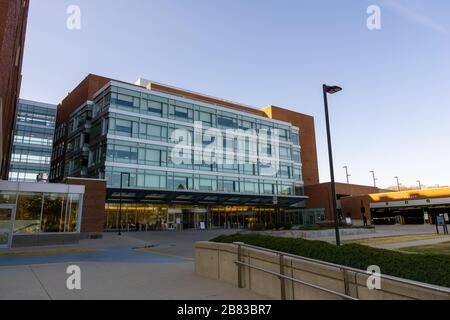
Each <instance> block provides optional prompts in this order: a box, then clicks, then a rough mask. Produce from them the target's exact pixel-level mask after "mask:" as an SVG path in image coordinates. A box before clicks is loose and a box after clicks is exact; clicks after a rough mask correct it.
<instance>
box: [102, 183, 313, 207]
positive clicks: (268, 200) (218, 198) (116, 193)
mask: <svg viewBox="0 0 450 320" xmlns="http://www.w3.org/2000/svg"><path fill="white" fill-rule="evenodd" d="M274 197H276V198H277V199H278V206H279V207H284V208H291V207H292V208H302V207H303V206H304V203H305V201H306V200H307V199H308V197H305V196H282V195H281V196H280V195H278V196H274V195H258V194H235V193H231V194H230V193H216V192H195V191H187V190H180V191H167V190H146V189H131V188H124V189H123V190H122V201H123V203H142V204H144V203H149V204H155V205H156V204H174V205H177V204H179V205H183V204H184V205H203V206H258V207H273V206H274ZM106 202H107V203H119V202H120V188H108V190H107V197H106Z"/></svg>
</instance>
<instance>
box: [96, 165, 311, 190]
mask: <svg viewBox="0 0 450 320" xmlns="http://www.w3.org/2000/svg"><path fill="white" fill-rule="evenodd" d="M116 170H117V169H112V168H107V171H106V174H105V176H106V180H107V181H108V186H109V187H116V188H117V187H120V179H121V172H118V171H116ZM122 171H127V172H128V173H129V174H130V187H131V188H148V189H163V190H174V191H177V190H178V191H183V190H192V191H206V192H214V191H216V192H229V193H239V192H240V193H254V194H279V195H299V196H300V195H303V193H302V192H303V189H302V186H301V185H300V184H294V183H282V182H279V181H278V182H277V181H271V180H261V179H243V178H229V177H216V176H207V175H198V174H176V173H175V174H174V173H171V172H168V173H165V172H162V173H157V172H154V171H145V170H138V171H137V170H134V171H132V170H122ZM122 179H123V180H122V184H123V185H125V186H127V183H128V176H126V175H122Z"/></svg>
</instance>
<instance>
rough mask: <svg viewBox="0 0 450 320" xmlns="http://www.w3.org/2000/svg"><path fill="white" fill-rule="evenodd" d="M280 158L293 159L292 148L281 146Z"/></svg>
mask: <svg viewBox="0 0 450 320" xmlns="http://www.w3.org/2000/svg"><path fill="white" fill-rule="evenodd" d="M280 158H281V159H285V160H291V149H290V148H289V147H280Z"/></svg>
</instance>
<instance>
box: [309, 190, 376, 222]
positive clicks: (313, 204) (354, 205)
mask: <svg viewBox="0 0 450 320" xmlns="http://www.w3.org/2000/svg"><path fill="white" fill-rule="evenodd" d="M379 192H380V189H378V188H375V187H370V186H360V185H354V184H345V183H336V194H337V198H338V200H339V201H340V202H341V207H342V215H343V216H344V217H346V216H347V214H348V213H350V215H351V216H352V218H353V219H358V220H361V219H362V214H361V201H363V205H364V207H365V210H366V213H367V214H369V212H370V209H369V202H368V201H369V197H368V195H369V194H372V193H379ZM305 194H306V195H307V196H308V197H309V198H310V199H309V200H307V201H306V207H307V208H310V209H315V208H324V209H325V216H326V219H327V220H334V216H333V209H332V206H333V205H332V200H333V197H332V196H331V183H329V182H328V183H321V184H316V185H310V186H306V187H305ZM350 196H352V197H351V199H346V197H350ZM367 217H369V216H367Z"/></svg>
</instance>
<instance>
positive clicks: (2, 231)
mask: <svg viewBox="0 0 450 320" xmlns="http://www.w3.org/2000/svg"><path fill="white" fill-rule="evenodd" d="M15 210H16V208H15V206H6V205H0V248H9V247H10V246H11V241H12V233H13V230H12V228H13V221H14V215H15Z"/></svg>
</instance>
